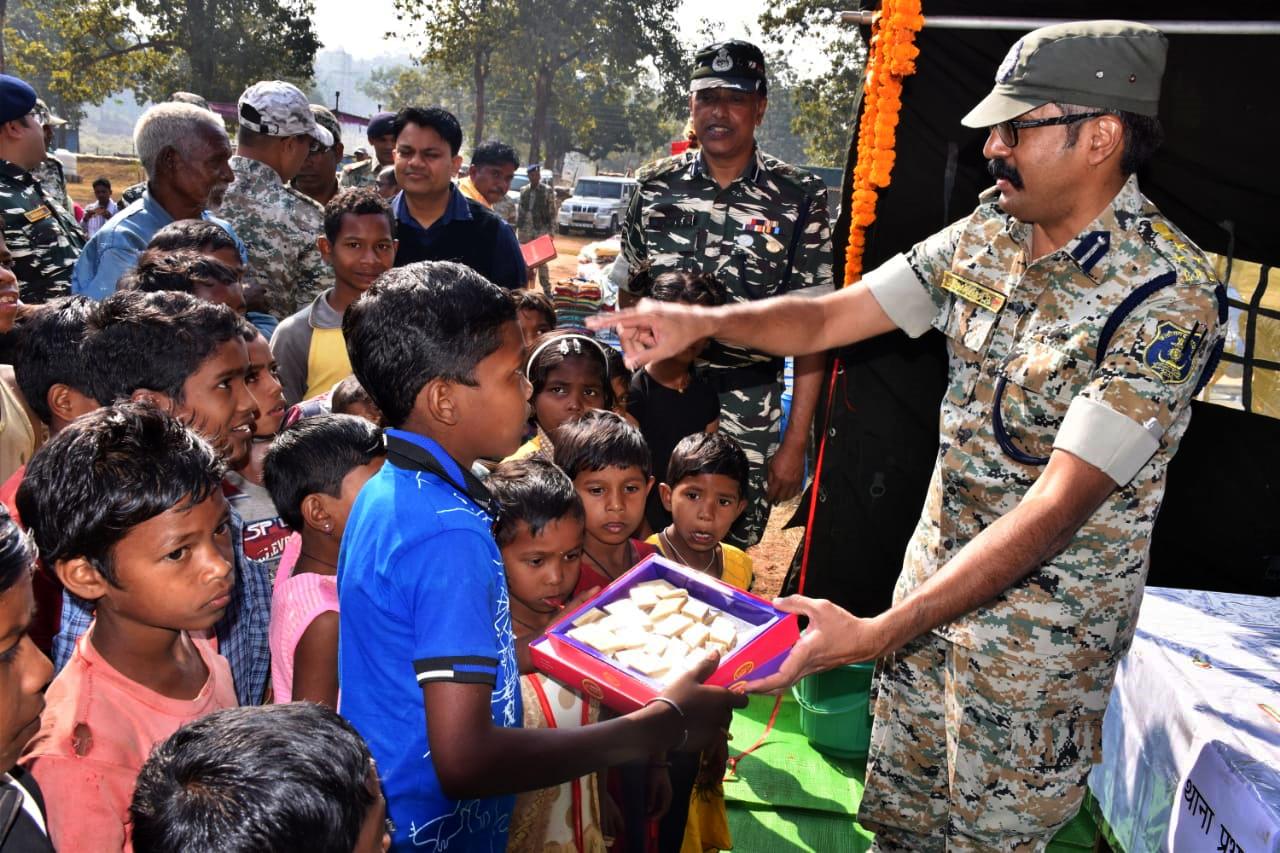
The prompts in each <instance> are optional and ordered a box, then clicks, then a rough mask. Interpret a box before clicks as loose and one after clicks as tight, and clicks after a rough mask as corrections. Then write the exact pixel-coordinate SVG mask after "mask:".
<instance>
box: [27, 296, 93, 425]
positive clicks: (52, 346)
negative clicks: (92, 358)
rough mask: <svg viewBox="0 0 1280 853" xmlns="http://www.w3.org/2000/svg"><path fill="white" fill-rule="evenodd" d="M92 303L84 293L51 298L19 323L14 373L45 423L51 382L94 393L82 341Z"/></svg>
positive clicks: (51, 413)
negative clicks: (82, 349)
mask: <svg viewBox="0 0 1280 853" xmlns="http://www.w3.org/2000/svg"><path fill="white" fill-rule="evenodd" d="M95 304H96V303H95V302H94V301H93V300H92V299H89V298H88V297H87V296H65V297H63V298H61V299H54V300H52V301H51V302H46V303H45V304H43V305H39V306H36V308H35V310H34V311H32V312H31V314H30V315H28V316H27V318H26V319H25V320H23V321H22V325H21V326H19V327H18V328H19V332H18V348H17V352H16V353H15V354H14V359H13V375H14V378H15V379H17V381H18V388H19V389H20V390H21V391H22V396H23V397H25V398H26V400H27V405H29V406H31V411H33V412H35V413H36V417H38V418H39V419H40V420H41V421H43V422H44V423H45V424H48V423H50V422H51V421H52V420H53V412H52V411H50V410H49V389H50V388H52V387H53V386H54V385H67V386H69V387H71V388H74V389H75V390H77V391H79V392H80V393H81V394H85V395H87V396H89V397H93V388H92V387H91V386H90V383H89V373H90V371H89V369H88V367H87V366H86V365H85V361H84V355H83V353H82V352H81V345H82V344H83V342H84V336H85V330H86V328H87V327H88V325H89V315H90V313H91V312H92V311H93V308H94V305H95ZM95 399H96V398H95Z"/></svg>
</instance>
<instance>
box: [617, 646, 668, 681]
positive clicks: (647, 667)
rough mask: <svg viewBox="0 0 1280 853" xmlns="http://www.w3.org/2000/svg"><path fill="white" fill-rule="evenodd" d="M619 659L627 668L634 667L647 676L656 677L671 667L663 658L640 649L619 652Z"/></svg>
mask: <svg viewBox="0 0 1280 853" xmlns="http://www.w3.org/2000/svg"><path fill="white" fill-rule="evenodd" d="M617 660H618V663H620V664H622V665H623V666H625V667H626V668H627V669H634V670H635V671H636V672H638V673H640V674H641V675H643V676H645V677H647V678H656V677H658V676H660V675H662V674H663V673H665V672H667V670H669V669H670V668H671V665H670V664H668V663H667V662H666V661H664V660H663V659H662V658H660V657H657V656H655V655H651V654H648V653H647V652H643V651H639V650H628V651H623V652H618V655H617Z"/></svg>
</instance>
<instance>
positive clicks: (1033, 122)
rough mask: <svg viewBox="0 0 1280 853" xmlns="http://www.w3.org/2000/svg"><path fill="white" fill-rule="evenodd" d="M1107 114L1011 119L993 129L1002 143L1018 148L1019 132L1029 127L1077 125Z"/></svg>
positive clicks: (1093, 113)
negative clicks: (1079, 122)
mask: <svg viewBox="0 0 1280 853" xmlns="http://www.w3.org/2000/svg"><path fill="white" fill-rule="evenodd" d="M1104 115H1106V112H1101V111H1100V112H1092V113H1075V114H1073V115H1066V116H1051V117H1050V118H1029V119H1009V120H1008V121H1002V122H1000V123H999V124H996V125H992V127H991V129H992V130H994V131H995V132H996V135H997V136H999V137H1000V141H1001V142H1003V143H1004V144H1005V146H1006V147H1008V148H1016V147H1017V146H1018V131H1019V130H1025V129H1026V128H1029V127H1052V126H1053V125H1055V124H1075V123H1076V122H1078V121H1084V120H1085V119H1091V118H1097V117H1098V116H1104Z"/></svg>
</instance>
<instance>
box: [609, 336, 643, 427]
mask: <svg viewBox="0 0 1280 853" xmlns="http://www.w3.org/2000/svg"><path fill="white" fill-rule="evenodd" d="M604 354H605V356H606V357H607V359H608V362H609V385H610V386H611V387H612V388H613V412H614V413H615V414H618V415H621V416H622V418H623V420H625V421H626V422H627V423H629V424H631V425H632V426H634V427H638V426H639V425H640V424H639V423H638V422H637V421H636V419H635V418H633V417H631V413H630V412H629V411H628V410H627V409H628V406H629V405H630V401H631V375H632V374H631V368H629V367H627V362H626V359H624V358H623V357H622V353H621V352H620V351H618V350H616V349H614V348H613V347H609V346H607V347H605V348H604Z"/></svg>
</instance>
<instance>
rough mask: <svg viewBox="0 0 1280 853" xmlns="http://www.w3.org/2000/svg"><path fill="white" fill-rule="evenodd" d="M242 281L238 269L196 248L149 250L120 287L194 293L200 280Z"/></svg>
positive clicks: (150, 291)
mask: <svg viewBox="0 0 1280 853" xmlns="http://www.w3.org/2000/svg"><path fill="white" fill-rule="evenodd" d="M239 280H240V272H239V271H238V270H236V269H234V268H233V267H229V266H227V265H226V264H224V263H223V262H222V261H220V260H218V259H217V258H211V257H209V256H208V255H202V254H200V253H199V252H197V251H195V250H193V249H176V250H175V249H147V250H146V251H144V252H143V253H142V254H140V255H138V263H137V265H136V266H134V268H133V269H132V270H130V271H129V272H127V273H125V275H124V276H123V277H122V278H121V279H120V282H119V284H118V285H117V289H119V290H138V291H141V292H142V293H162V292H164V291H166V290H172V291H175V292H178V293H191V292H192V291H193V290H194V288H195V282H196V281H207V282H211V283H216V284H235V283H236V282H237V281H239Z"/></svg>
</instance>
